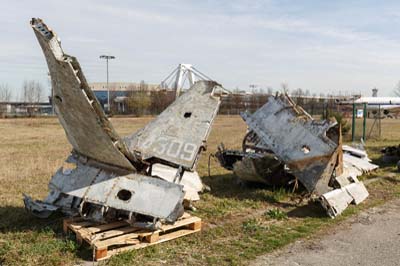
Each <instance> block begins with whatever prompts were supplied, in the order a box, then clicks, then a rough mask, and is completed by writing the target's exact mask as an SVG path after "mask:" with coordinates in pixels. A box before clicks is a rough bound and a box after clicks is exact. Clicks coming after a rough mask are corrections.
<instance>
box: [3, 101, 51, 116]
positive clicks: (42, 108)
mask: <svg viewBox="0 0 400 266" xmlns="http://www.w3.org/2000/svg"><path fill="white" fill-rule="evenodd" d="M52 113H53V107H52V106H51V104H50V103H49V102H39V103H29V102H0V117H26V116H38V115H51V114H52Z"/></svg>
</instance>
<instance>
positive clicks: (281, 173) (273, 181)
mask: <svg viewBox="0 0 400 266" xmlns="http://www.w3.org/2000/svg"><path fill="white" fill-rule="evenodd" d="M215 157H216V158H217V159H218V160H219V162H220V164H221V165H222V166H223V167H224V168H225V169H228V170H233V172H234V174H235V175H236V176H237V177H239V180H238V181H239V182H252V183H261V184H265V185H268V186H277V185H278V186H284V185H287V184H288V183H289V182H290V181H291V180H293V179H294V177H293V175H291V174H290V173H289V172H288V171H287V169H285V166H284V164H282V163H281V162H280V161H279V160H278V159H277V158H276V157H275V156H274V155H273V154H271V153H268V152H258V153H253V152H242V151H235V150H226V149H225V147H224V146H223V145H220V146H219V147H218V151H217V153H216V154H215Z"/></svg>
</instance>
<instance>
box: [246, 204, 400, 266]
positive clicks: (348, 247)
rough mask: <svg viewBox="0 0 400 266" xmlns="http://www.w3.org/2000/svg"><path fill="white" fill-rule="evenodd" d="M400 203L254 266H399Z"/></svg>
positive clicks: (374, 210)
mask: <svg viewBox="0 0 400 266" xmlns="http://www.w3.org/2000/svg"><path fill="white" fill-rule="evenodd" d="M399 248H400V199H395V200H393V201H391V202H388V203H385V204H384V205H381V206H379V207H375V208H371V209H368V210H366V211H363V212H361V213H360V214H359V215H357V216H356V217H354V218H351V219H349V220H348V221H346V222H345V223H343V224H341V225H340V226H338V227H336V228H335V229H333V230H331V232H329V233H328V235H324V236H321V237H319V238H316V239H313V240H299V241H297V242H295V243H293V244H292V245H289V246H288V247H286V248H284V249H283V250H281V251H278V252H276V253H273V254H268V255H263V256H261V257H259V258H258V259H257V260H255V261H254V262H253V263H251V264H250V265H253V266H260V265H271V266H273V265H280V266H300V265H307V266H313V265H318V266H325V265H326V266H328V265H329V266H330V265H335V266H341V265H343V266H345V265H346V266H347V265H364V266H369V265H371V266H372V265H385V266H390V265H393V266H394V265H399V263H400V249H399Z"/></svg>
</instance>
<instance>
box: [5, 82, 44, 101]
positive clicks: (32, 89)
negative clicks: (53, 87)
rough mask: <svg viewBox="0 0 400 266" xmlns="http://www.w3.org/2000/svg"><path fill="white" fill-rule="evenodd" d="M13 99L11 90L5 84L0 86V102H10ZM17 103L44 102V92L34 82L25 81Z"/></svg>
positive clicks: (40, 85)
mask: <svg viewBox="0 0 400 266" xmlns="http://www.w3.org/2000/svg"><path fill="white" fill-rule="evenodd" d="M12 98H13V93H12V90H11V88H10V87H9V86H8V85H7V84H0V102H10V101H11V100H12ZM19 98H20V99H19V101H21V102H25V103H39V102H41V101H44V100H45V90H44V87H43V86H42V84H41V83H40V82H38V81H35V80H25V81H24V82H23V84H22V91H21V94H20V97H19Z"/></svg>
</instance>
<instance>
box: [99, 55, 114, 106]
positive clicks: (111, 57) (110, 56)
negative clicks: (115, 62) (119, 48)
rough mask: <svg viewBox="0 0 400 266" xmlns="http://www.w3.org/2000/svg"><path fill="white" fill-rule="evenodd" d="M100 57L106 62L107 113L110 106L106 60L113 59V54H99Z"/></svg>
mask: <svg viewBox="0 0 400 266" xmlns="http://www.w3.org/2000/svg"><path fill="white" fill-rule="evenodd" d="M100 59H105V60H106V62H107V107H108V113H110V112H111V106H110V88H109V87H108V60H111V59H115V56H113V55H100Z"/></svg>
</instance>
